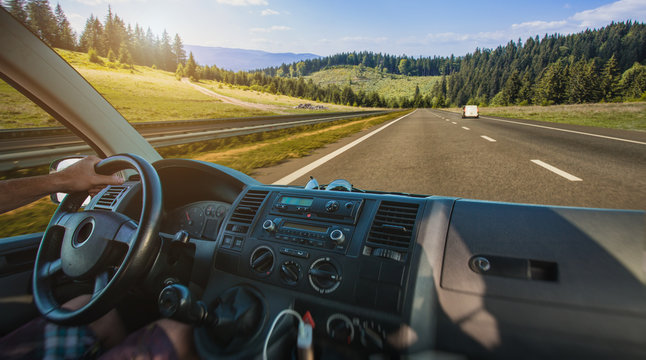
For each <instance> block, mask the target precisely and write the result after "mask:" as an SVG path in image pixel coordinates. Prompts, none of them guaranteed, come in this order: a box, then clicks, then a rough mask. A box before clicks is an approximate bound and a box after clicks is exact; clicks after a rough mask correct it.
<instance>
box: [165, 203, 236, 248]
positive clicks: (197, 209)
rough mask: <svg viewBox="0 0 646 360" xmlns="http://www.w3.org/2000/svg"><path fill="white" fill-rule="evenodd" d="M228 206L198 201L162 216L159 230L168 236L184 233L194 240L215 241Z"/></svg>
mask: <svg viewBox="0 0 646 360" xmlns="http://www.w3.org/2000/svg"><path fill="white" fill-rule="evenodd" d="M230 206H231V204H227V203H225V202H221V201H198V202H194V203H190V204H187V205H184V206H181V207H179V208H176V209H173V210H172V211H171V212H169V213H167V214H166V215H165V216H164V220H162V229H161V230H162V231H163V232H166V233H169V234H175V233H177V232H178V231H186V232H187V233H188V235H189V236H190V237H192V238H195V239H203V240H215V239H216V237H217V235H218V229H219V228H220V225H221V224H222V221H223V220H224V216H225V215H226V213H227V212H228V211H229V207H230Z"/></svg>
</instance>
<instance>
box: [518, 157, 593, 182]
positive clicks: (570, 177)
mask: <svg viewBox="0 0 646 360" xmlns="http://www.w3.org/2000/svg"><path fill="white" fill-rule="evenodd" d="M531 161H532V162H533V163H534V164H536V165H538V166H542V167H544V168H546V169H547V170H549V171H551V172H553V173H555V174H557V175H560V176H562V177H564V178H566V179H568V180H570V181H583V179H581V178H578V177H576V176H574V175H572V174H570V173H567V172H565V171H563V170H561V169H559V168H556V167H554V166H552V165H550V164H547V163H544V162H542V161H540V160H531Z"/></svg>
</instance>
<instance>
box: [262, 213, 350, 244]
mask: <svg viewBox="0 0 646 360" xmlns="http://www.w3.org/2000/svg"><path fill="white" fill-rule="evenodd" d="M262 228H263V230H264V231H265V233H266V234H268V235H269V236H271V237H272V238H273V239H275V240H283V241H287V242H291V243H294V244H300V245H308V246H314V247H318V248H323V249H329V250H335V251H337V252H345V249H346V248H347V244H348V243H349V242H350V239H351V238H352V233H353V232H354V227H353V226H348V225H335V224H318V223H317V224H314V223H308V222H304V221H295V220H293V219H284V218H279V217H270V218H267V219H265V221H264V222H263V223H262Z"/></svg>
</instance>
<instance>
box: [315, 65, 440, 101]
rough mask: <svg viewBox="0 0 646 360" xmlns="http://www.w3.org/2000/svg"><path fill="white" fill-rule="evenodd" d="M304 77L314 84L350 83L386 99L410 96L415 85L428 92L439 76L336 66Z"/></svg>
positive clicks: (355, 88) (340, 84) (355, 89)
mask: <svg viewBox="0 0 646 360" xmlns="http://www.w3.org/2000/svg"><path fill="white" fill-rule="evenodd" d="M305 78H306V79H312V81H314V83H315V84H318V85H322V86H327V85H330V84H336V85H338V86H340V87H344V86H346V85H350V86H351V87H352V90H354V91H358V90H363V91H365V92H373V91H376V92H377V93H378V94H379V95H381V96H383V97H385V98H386V99H388V98H400V97H407V98H412V97H413V95H414V94H415V86H419V90H420V92H421V94H422V95H424V94H427V93H430V91H431V88H432V87H433V84H435V82H436V81H437V80H439V79H440V77H439V76H403V75H394V74H388V73H382V72H379V71H377V70H375V69H373V68H367V67H361V66H337V67H334V68H331V69H326V70H322V71H319V72H316V73H314V74H312V75H309V76H306V77H305Z"/></svg>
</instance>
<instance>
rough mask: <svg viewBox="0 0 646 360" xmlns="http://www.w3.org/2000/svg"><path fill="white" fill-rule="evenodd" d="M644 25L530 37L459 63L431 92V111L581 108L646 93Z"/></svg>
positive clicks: (481, 52) (627, 23) (637, 24)
mask: <svg viewBox="0 0 646 360" xmlns="http://www.w3.org/2000/svg"><path fill="white" fill-rule="evenodd" d="M645 65H646V25H644V24H641V23H637V22H631V21H628V22H619V23H614V22H613V23H611V24H610V25H608V26H606V27H603V28H600V29H598V30H586V31H584V32H581V33H577V34H572V35H567V36H564V35H559V34H554V35H545V36H544V37H543V38H542V39H539V37H538V36H536V37H535V38H528V39H527V41H525V43H524V44H523V43H522V42H521V41H520V39H519V40H518V42H513V41H512V42H509V43H508V44H507V45H506V46H499V47H497V48H496V49H493V50H490V49H485V50H481V49H477V50H476V51H475V52H474V53H473V54H467V55H466V56H464V57H462V58H460V65H459V70H458V71H457V72H455V73H453V74H452V75H451V76H446V77H442V79H441V81H439V82H438V83H436V85H435V86H434V88H433V89H432V91H431V94H430V96H431V98H432V100H431V102H432V104H431V105H432V106H451V105H453V106H455V105H464V104H467V103H469V104H482V105H486V104H492V105H514V104H522V105H525V104H539V105H549V104H566V103H567V104H579V103H589V102H599V101H621V100H628V99H632V98H640V97H642V96H643V94H644V92H645V91H646V66H645Z"/></svg>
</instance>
